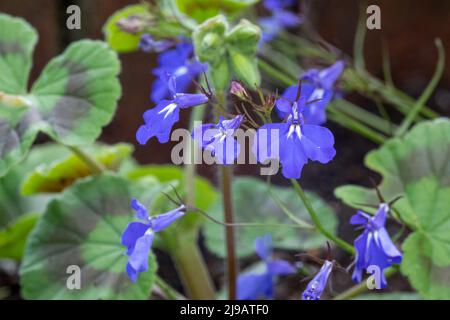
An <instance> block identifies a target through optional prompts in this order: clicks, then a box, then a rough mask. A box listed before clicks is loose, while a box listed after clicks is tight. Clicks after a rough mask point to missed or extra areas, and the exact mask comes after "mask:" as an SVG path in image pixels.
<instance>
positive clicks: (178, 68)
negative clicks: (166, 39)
mask: <svg viewBox="0 0 450 320" xmlns="http://www.w3.org/2000/svg"><path fill="white" fill-rule="evenodd" d="M193 50H194V49H193V46H192V44H191V43H190V42H181V43H180V44H178V45H177V46H176V47H175V48H174V49H172V50H169V51H166V52H164V53H161V54H160V55H159V57H158V67H156V68H155V69H153V74H154V75H155V76H156V77H157V79H156V80H155V81H154V82H153V84H152V94H151V99H152V101H153V102H155V103H158V102H159V101H160V100H162V99H165V98H168V97H169V96H170V94H171V92H170V88H169V86H168V84H167V81H166V74H167V73H169V74H171V75H173V76H175V77H176V84H177V88H178V90H180V92H186V91H187V90H188V87H189V85H190V84H191V82H192V79H193V78H195V77H196V76H197V75H199V74H200V73H202V72H204V71H206V65H205V64H203V63H200V62H199V61H197V60H195V58H192V55H193Z"/></svg>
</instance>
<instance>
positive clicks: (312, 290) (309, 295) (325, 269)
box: [302, 260, 333, 300]
mask: <svg viewBox="0 0 450 320" xmlns="http://www.w3.org/2000/svg"><path fill="white" fill-rule="evenodd" d="M332 270H333V263H332V262H331V261H328V260H325V262H324V264H323V265H322V268H320V270H319V272H318V273H317V274H316V275H315V276H314V278H313V279H312V280H311V281H310V282H309V283H308V286H307V287H306V289H305V291H303V293H302V300H320V296H321V295H322V293H323V291H324V290H325V287H326V285H327V281H328V278H329V277H330V274H331V271H332Z"/></svg>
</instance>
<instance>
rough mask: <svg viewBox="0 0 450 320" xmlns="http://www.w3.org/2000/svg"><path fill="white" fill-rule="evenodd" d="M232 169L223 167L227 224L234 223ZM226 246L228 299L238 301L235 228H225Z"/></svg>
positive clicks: (223, 193)
mask: <svg viewBox="0 0 450 320" xmlns="http://www.w3.org/2000/svg"><path fill="white" fill-rule="evenodd" d="M231 170H232V167H231V166H222V167H221V172H222V197H223V198H222V199H223V211H224V221H225V223H226V224H232V223H233V203H232V196H231V179H232V171H231ZM225 234H226V244H227V275H228V278H227V280H228V298H229V299H230V300H235V299H236V278H237V272H238V271H237V269H238V267H237V261H236V250H235V241H234V240H235V239H234V228H233V227H232V226H227V227H225Z"/></svg>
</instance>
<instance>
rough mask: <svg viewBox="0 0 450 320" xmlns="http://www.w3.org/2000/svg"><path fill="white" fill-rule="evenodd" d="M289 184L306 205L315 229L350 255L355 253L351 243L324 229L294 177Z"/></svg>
mask: <svg viewBox="0 0 450 320" xmlns="http://www.w3.org/2000/svg"><path fill="white" fill-rule="evenodd" d="M290 180H291V184H292V186H293V187H294V189H295V191H296V192H297V194H298V195H299V197H300V199H302V201H303V204H304V205H305V207H306V210H307V211H308V213H309V215H310V216H311V220H312V221H313V223H314V225H315V226H316V228H317V230H318V231H319V232H320V233H322V234H323V235H324V236H325V237H327V238H328V239H329V240H331V241H333V242H334V243H336V244H337V245H338V246H339V247H341V248H342V249H344V250H345V251H347V252H348V253H350V254H351V255H354V254H355V249H354V248H353V246H352V245H351V244H349V243H348V242H347V241H345V240H343V239H341V238H339V237H337V236H335V235H333V234H332V233H331V232H329V231H328V230H326V229H325V228H324V227H323V225H322V223H321V222H320V219H319V216H318V215H317V213H316V211H315V210H314V208H313V207H312V205H311V202H310V201H309V199H308V197H307V196H306V194H305V192H304V191H303V189H302V187H301V186H300V184H299V183H298V182H297V180H295V179H290Z"/></svg>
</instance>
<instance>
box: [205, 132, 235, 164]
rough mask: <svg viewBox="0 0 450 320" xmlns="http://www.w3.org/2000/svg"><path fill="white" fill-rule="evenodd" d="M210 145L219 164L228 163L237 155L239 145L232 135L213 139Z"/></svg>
mask: <svg viewBox="0 0 450 320" xmlns="http://www.w3.org/2000/svg"><path fill="white" fill-rule="evenodd" d="M210 147H212V150H213V156H214V157H215V158H216V159H217V161H218V163H219V164H221V165H230V164H233V163H234V160H235V159H236V158H237V157H238V155H239V152H240V150H241V147H240V145H239V143H238V142H237V140H236V139H235V138H234V137H233V136H228V135H227V136H225V137H224V138H223V139H219V140H215V141H213V142H212V143H211V145H210Z"/></svg>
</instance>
